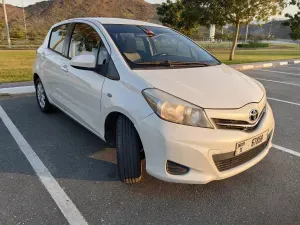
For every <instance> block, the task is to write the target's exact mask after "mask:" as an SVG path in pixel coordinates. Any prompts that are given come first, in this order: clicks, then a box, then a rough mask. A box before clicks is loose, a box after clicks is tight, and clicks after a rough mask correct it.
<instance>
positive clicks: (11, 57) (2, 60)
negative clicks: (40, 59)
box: [0, 50, 36, 83]
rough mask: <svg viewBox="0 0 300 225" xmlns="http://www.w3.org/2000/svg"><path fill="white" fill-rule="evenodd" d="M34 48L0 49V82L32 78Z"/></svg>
mask: <svg viewBox="0 0 300 225" xmlns="http://www.w3.org/2000/svg"><path fill="white" fill-rule="evenodd" d="M35 52H36V51H35V50H0V83H9V82H20V81H30V80H32V66H33V63H34V60H35V56H36V53H35Z"/></svg>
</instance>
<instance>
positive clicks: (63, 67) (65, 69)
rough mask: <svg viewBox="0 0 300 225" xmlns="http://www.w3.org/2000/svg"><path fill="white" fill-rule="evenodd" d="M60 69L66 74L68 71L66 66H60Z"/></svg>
mask: <svg viewBox="0 0 300 225" xmlns="http://www.w3.org/2000/svg"><path fill="white" fill-rule="evenodd" d="M61 69H62V70H63V71H64V72H66V73H67V72H68V71H69V70H68V66H67V65H62V66H61Z"/></svg>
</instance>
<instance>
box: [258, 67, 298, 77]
mask: <svg viewBox="0 0 300 225" xmlns="http://www.w3.org/2000/svg"><path fill="white" fill-rule="evenodd" d="M255 70H260V71H264V72H272V73H282V74H289V75H295V76H300V74H298V73H289V72H283V71H275V70H263V69H255Z"/></svg>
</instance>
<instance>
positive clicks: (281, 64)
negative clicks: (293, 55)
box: [279, 62, 289, 66]
mask: <svg viewBox="0 0 300 225" xmlns="http://www.w3.org/2000/svg"><path fill="white" fill-rule="evenodd" d="M288 64H289V63H288V62H280V63H279V65H280V66H283V65H288Z"/></svg>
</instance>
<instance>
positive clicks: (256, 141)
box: [235, 131, 268, 155]
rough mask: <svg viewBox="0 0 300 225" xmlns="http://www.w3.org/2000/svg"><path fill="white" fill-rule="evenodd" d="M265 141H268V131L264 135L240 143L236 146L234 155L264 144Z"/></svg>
mask: <svg viewBox="0 0 300 225" xmlns="http://www.w3.org/2000/svg"><path fill="white" fill-rule="evenodd" d="M267 139H268V131H265V132H264V133H262V134H259V135H257V136H255V137H253V138H250V139H248V140H245V141H241V142H239V143H237V144H236V148H235V155H239V154H242V153H244V152H247V151H249V150H250V149H252V148H255V147H256V146H258V145H260V144H261V143H263V142H265V141H266V140H267Z"/></svg>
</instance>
